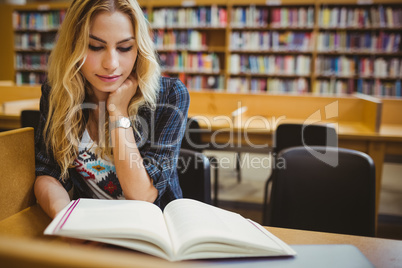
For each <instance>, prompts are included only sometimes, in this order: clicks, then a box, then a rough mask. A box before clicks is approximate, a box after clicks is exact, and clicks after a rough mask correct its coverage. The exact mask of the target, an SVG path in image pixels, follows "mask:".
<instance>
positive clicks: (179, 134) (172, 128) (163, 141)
mask: <svg viewBox="0 0 402 268" xmlns="http://www.w3.org/2000/svg"><path fill="white" fill-rule="evenodd" d="M189 104H190V96H189V93H188V91H187V88H186V87H185V86H184V84H183V83H182V82H181V81H180V80H178V79H172V78H162V81H161V92H160V95H159V100H158V104H157V107H156V110H155V112H154V119H155V120H154V123H153V124H152V121H151V123H150V124H149V126H150V131H149V137H148V139H147V142H146V145H145V146H144V147H143V148H141V150H140V152H141V155H142V158H143V163H144V167H145V169H146V170H147V172H148V174H149V176H150V177H151V178H152V180H153V184H154V186H155V188H156V189H157V190H158V193H159V194H158V198H157V200H156V201H155V203H157V204H158V205H159V206H160V207H164V206H165V205H166V204H167V203H168V202H170V201H171V200H173V199H177V198H181V197H182V192H181V189H180V185H179V181H178V176H177V170H176V169H177V158H178V155H179V152H180V146H181V141H182V139H183V136H184V131H185V127H186V122H187V112H188V108H189ZM151 118H152V117H151Z"/></svg>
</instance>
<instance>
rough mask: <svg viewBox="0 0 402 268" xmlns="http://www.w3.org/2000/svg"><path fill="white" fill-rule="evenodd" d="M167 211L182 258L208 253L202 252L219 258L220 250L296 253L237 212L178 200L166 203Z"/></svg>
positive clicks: (176, 247) (169, 224) (266, 254)
mask: <svg viewBox="0 0 402 268" xmlns="http://www.w3.org/2000/svg"><path fill="white" fill-rule="evenodd" d="M164 214H165V221H166V225H167V226H168V230H169V233H170V236H171V237H172V239H171V240H172V241H173V248H174V252H175V254H177V255H178V256H181V257H184V256H186V254H195V255H194V256H196V257H197V258H201V256H203V255H205V256H206V255H208V254H200V252H201V251H203V252H204V253H205V251H209V252H214V255H215V257H218V255H219V254H218V253H219V252H221V253H222V254H223V253H225V252H226V251H228V252H229V253H232V254H231V255H233V256H239V255H244V256H262V255H264V256H270V255H292V254H293V253H294V252H292V251H291V250H289V249H290V248H289V249H288V247H287V245H286V244H284V243H283V244H284V245H286V246H283V244H282V243H278V242H277V241H276V240H275V239H272V237H270V236H268V235H266V233H264V232H263V231H262V230H261V229H259V228H258V227H257V225H258V224H257V223H251V222H250V221H248V220H246V219H245V218H243V217H242V216H241V215H239V214H237V213H233V212H230V211H227V210H223V209H220V208H217V207H214V206H211V205H207V204H204V203H202V202H199V201H195V200H191V199H178V200H174V201H172V202H171V203H169V204H168V205H167V206H166V208H165V210H164ZM261 228H262V227H261ZM278 240H279V239H278ZM279 241H280V240H279ZM208 249H209V250H208ZM197 252H198V253H197ZM228 252H226V253H228ZM209 255H210V254H209ZM225 256H226V255H225ZM228 256H230V254H229V255H228ZM186 257H189V256H186Z"/></svg>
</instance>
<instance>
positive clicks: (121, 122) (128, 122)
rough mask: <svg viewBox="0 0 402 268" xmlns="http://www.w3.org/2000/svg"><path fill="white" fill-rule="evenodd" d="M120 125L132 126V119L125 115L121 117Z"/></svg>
mask: <svg viewBox="0 0 402 268" xmlns="http://www.w3.org/2000/svg"><path fill="white" fill-rule="evenodd" d="M120 125H121V126H122V127H124V128H129V127H130V126H131V122H130V119H128V118H127V117H123V118H122V119H120Z"/></svg>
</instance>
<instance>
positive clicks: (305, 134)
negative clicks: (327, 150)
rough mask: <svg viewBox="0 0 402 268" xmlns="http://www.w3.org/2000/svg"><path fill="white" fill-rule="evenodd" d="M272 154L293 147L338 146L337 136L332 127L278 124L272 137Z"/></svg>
mask: <svg viewBox="0 0 402 268" xmlns="http://www.w3.org/2000/svg"><path fill="white" fill-rule="evenodd" d="M273 143H274V152H275V153H276V154H278V153H279V152H280V151H282V150H283V149H286V148H290V147H294V146H303V145H308V146H333V147H337V146H338V136H337V134H336V130H335V128H333V127H330V126H327V125H318V124H311V125H306V124H291V123H284V124H280V125H279V126H278V127H277V128H276V130H275V133H274V136H273Z"/></svg>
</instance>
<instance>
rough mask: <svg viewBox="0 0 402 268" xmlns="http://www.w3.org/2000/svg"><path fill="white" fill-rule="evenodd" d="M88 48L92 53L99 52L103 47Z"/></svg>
mask: <svg viewBox="0 0 402 268" xmlns="http://www.w3.org/2000/svg"><path fill="white" fill-rule="evenodd" d="M88 47H89V49H90V50H92V51H99V50H101V49H102V48H103V47H97V46H92V45H89V46H88Z"/></svg>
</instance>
